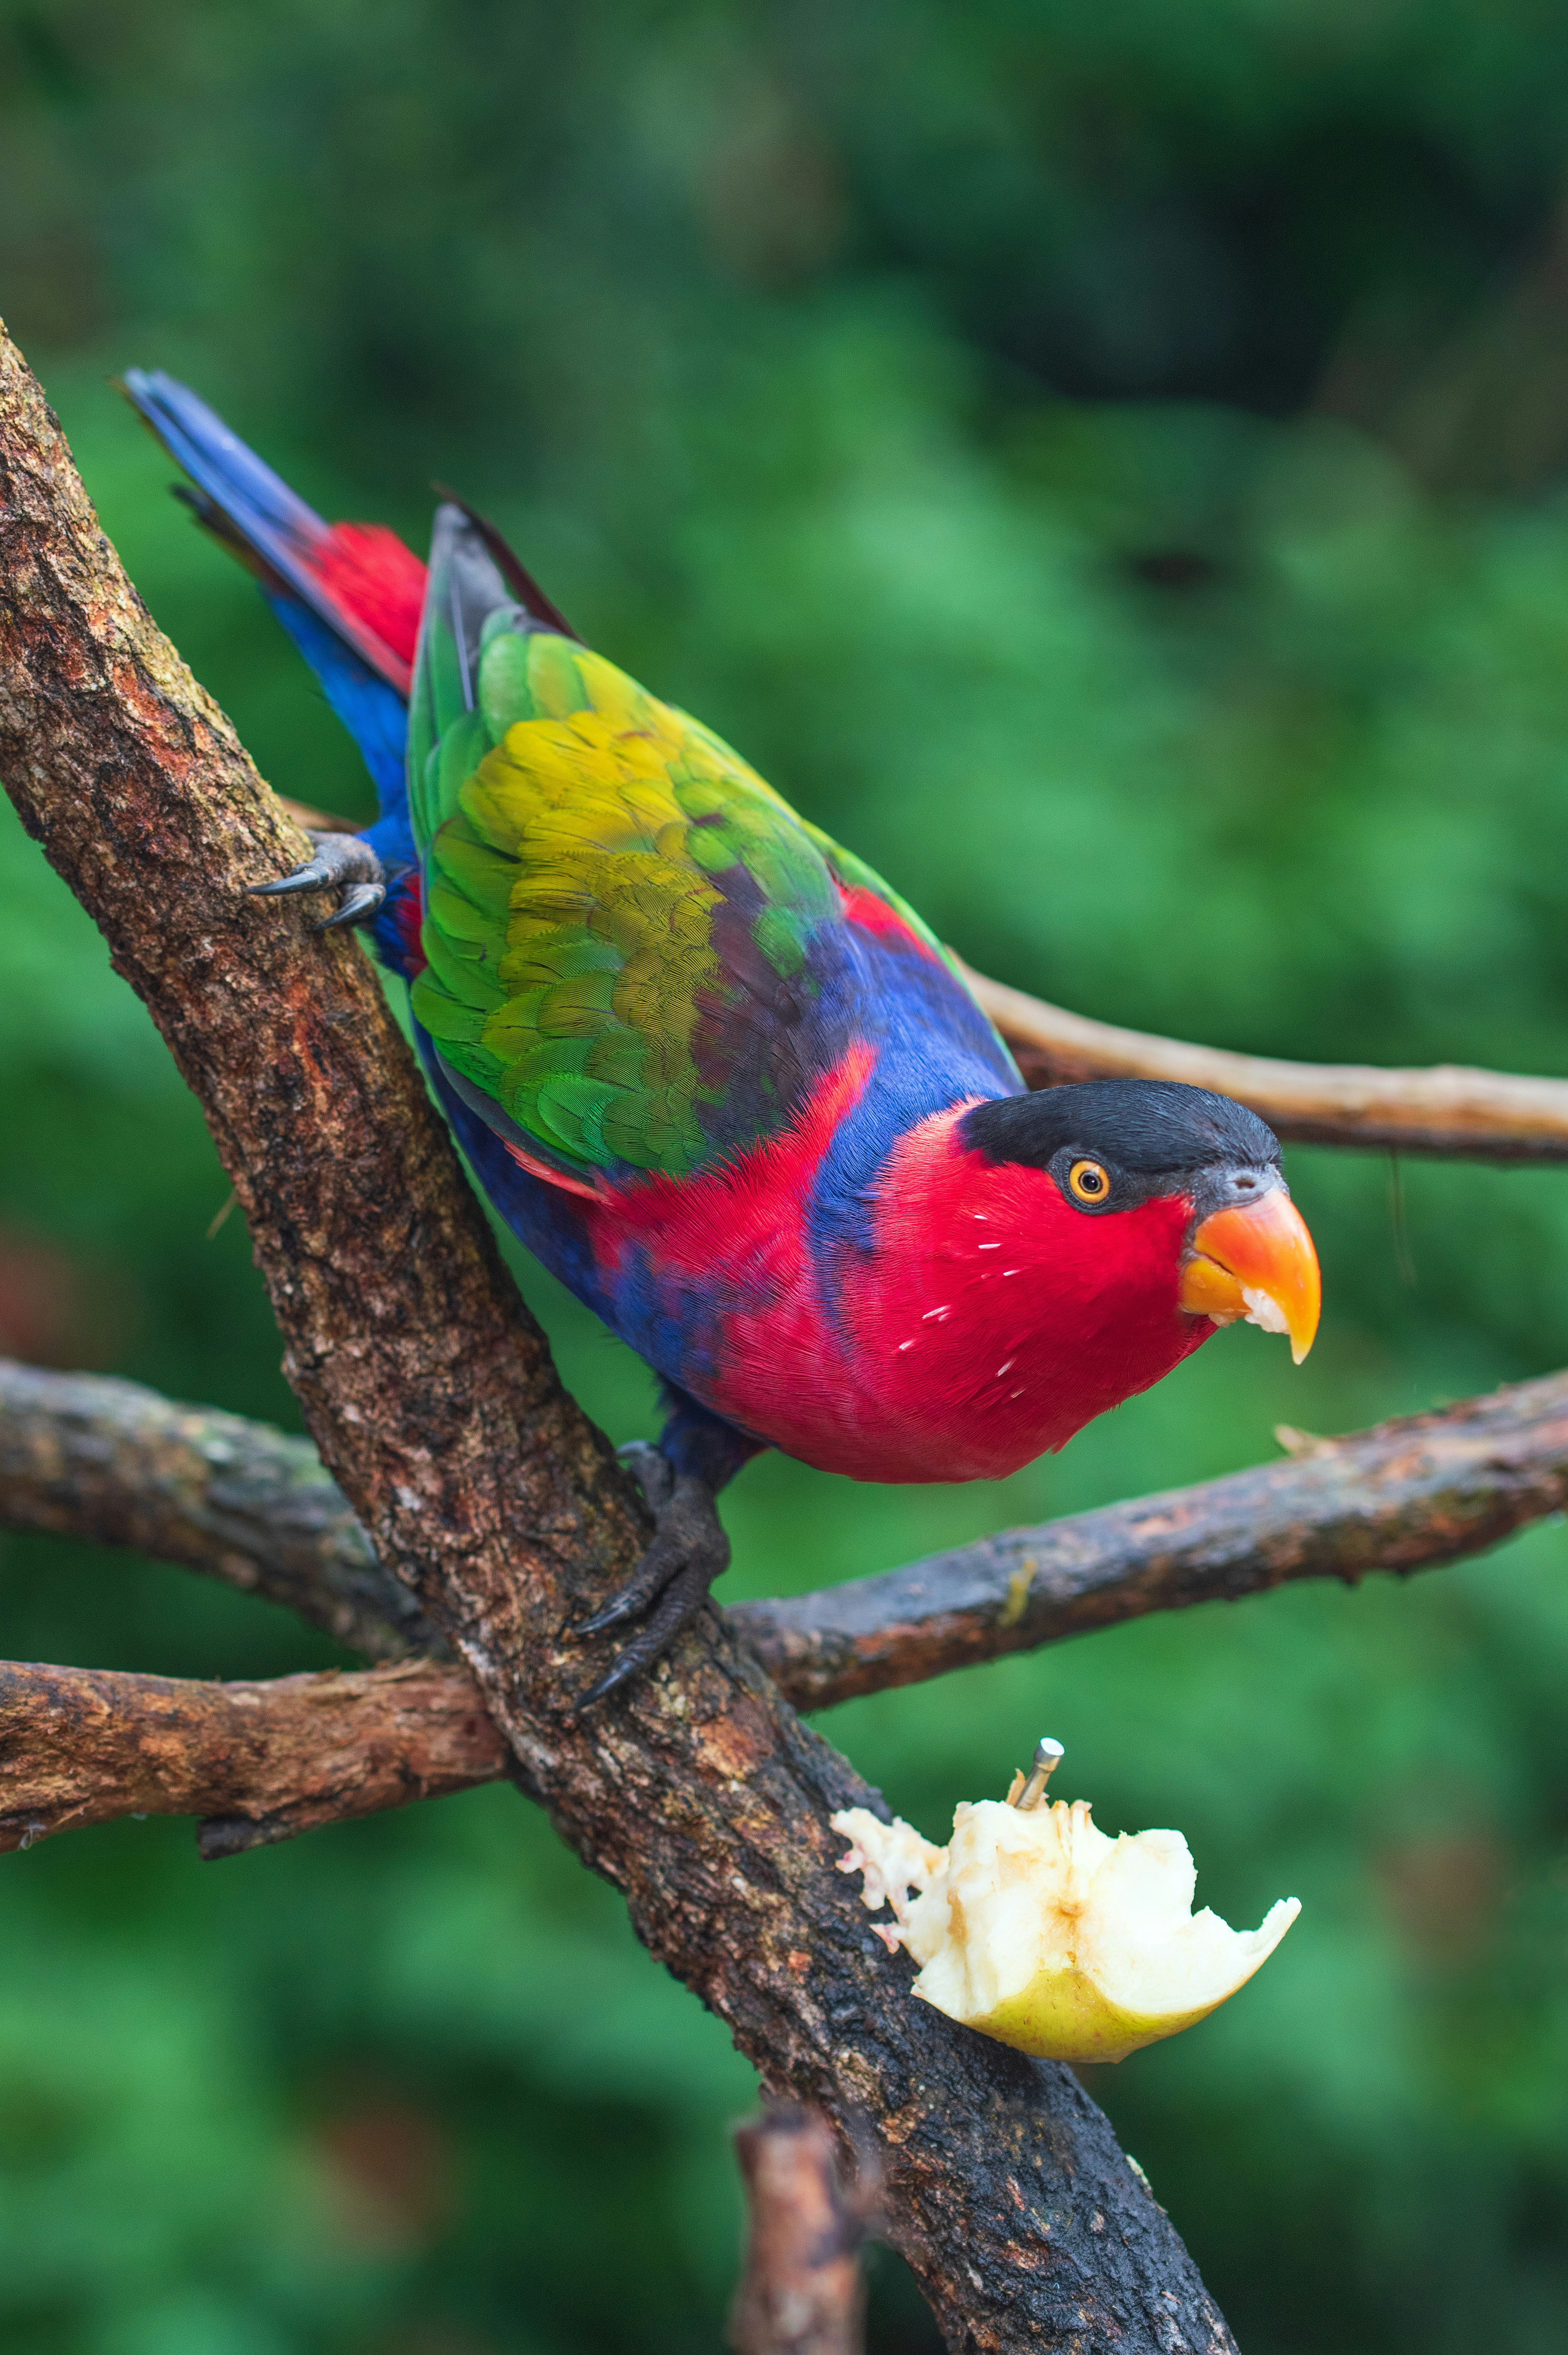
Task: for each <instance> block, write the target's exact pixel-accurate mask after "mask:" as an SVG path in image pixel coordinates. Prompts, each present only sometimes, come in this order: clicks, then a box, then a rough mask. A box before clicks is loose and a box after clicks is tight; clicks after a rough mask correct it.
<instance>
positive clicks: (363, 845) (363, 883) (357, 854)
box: [245, 834, 387, 932]
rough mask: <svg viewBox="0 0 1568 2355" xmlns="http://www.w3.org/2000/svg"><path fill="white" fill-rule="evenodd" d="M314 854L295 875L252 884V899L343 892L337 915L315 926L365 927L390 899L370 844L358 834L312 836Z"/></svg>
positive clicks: (249, 886)
mask: <svg viewBox="0 0 1568 2355" xmlns="http://www.w3.org/2000/svg"><path fill="white" fill-rule="evenodd" d="M311 840H312V841H313V842H314V843H315V857H314V858H307V859H306V860H305V863H304V866H303V867H296V868H294V871H293V874H292V875H281V876H280V877H279V878H278V879H277V881H276V882H275V883H249V884H247V885H246V887H245V888H246V890H247V891H248V892H249V893H250V894H251V898H252V899H256V900H271V899H276V898H277V897H279V895H280V894H282V893H283V892H285V891H341V892H342V894H343V898H342V900H341V901H340V902H339V904H338V906H337V908H336V911H334V913H333V914H332V915H330V916H326V917H325V918H324V919H323V920H322V922H320V923H319V924H317V925H316V926H315V930H316V931H317V932H331V931H332V930H333V928H334V926H335V925H337V924H362V923H364V922H366V920H367V918H368V917H370V916H373V915H374V914H375V912H376V911H377V909H378V908H379V906H380V904H381V902H382V900H384V899H385V898H386V896H387V875H386V869H385V868H383V866H382V865H381V862H380V859H379V858H378V857H377V855H376V853H375V851H374V850H373V849H372V848H371V847H370V845H369V844H368V842H367V841H366V840H365V839H364V837H363V836H361V835H357V834H316V835H313V836H312V837H311Z"/></svg>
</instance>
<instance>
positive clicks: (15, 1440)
mask: <svg viewBox="0 0 1568 2355" xmlns="http://www.w3.org/2000/svg"><path fill="white" fill-rule="evenodd" d="M0 1528H5V1529H54V1530H57V1531H59V1533H60V1534H61V1535H62V1536H66V1537H75V1538H89V1539H91V1540H94V1541H95V1542H97V1543H98V1544H100V1545H111V1546H133V1547H134V1548H135V1550H136V1551H137V1552H138V1553H144V1554H147V1555H150V1556H151V1557H152V1559H153V1560H155V1561H174V1562H178V1563H180V1564H181V1566H182V1567H183V1568H185V1569H187V1570H199V1571H203V1572H206V1573H207V1575H208V1577H211V1578H220V1579H222V1580H224V1581H225V1582H226V1583H227V1584H229V1585H230V1586H238V1587H240V1588H241V1589H242V1590H243V1591H244V1592H246V1593H254V1594H264V1595H265V1596H266V1597H267V1599H268V1600H269V1602H272V1603H284V1604H288V1606H289V1608H290V1609H291V1610H293V1611H297V1612H298V1614H299V1615H300V1617H301V1618H302V1619H308V1620H309V1621H310V1623H311V1625H313V1626H315V1627H321V1628H325V1631H326V1633H327V1634H328V1635H329V1636H336V1638H337V1640H338V1642H339V1643H340V1644H347V1645H348V1646H350V1647H351V1648H352V1649H353V1650H354V1651H356V1652H359V1653H362V1654H363V1655H364V1657H366V1658H367V1659H369V1660H390V1659H400V1658H402V1657H405V1655H407V1654H408V1653H411V1652H429V1651H431V1650H432V1649H435V1650H440V1649H441V1648H442V1647H441V1644H440V1639H439V1638H438V1636H436V1633H435V1630H434V1628H433V1627H432V1625H431V1623H430V1621H429V1620H428V1619H427V1618H426V1616H425V1614H424V1613H423V1612H422V1611H421V1609H420V1607H419V1604H417V1603H416V1602H415V1601H414V1598H413V1596H412V1595H411V1593H409V1591H408V1588H407V1587H406V1586H403V1585H401V1584H400V1582H398V1580H397V1579H395V1578H389V1576H388V1575H387V1572H385V1571H384V1570H383V1569H382V1568H381V1565H380V1563H379V1561H377V1559H376V1556H375V1554H374V1553H373V1551H372V1550H371V1548H370V1543H369V1540H368V1538H367V1537H366V1535H365V1532H364V1530H363V1529H361V1528H360V1526H359V1524H358V1522H357V1520H356V1519H355V1518H354V1515H353V1513H352V1511H351V1510H350V1509H349V1507H348V1505H347V1501H346V1500H345V1497H344V1495H343V1491H342V1490H341V1489H340V1488H339V1487H337V1485H336V1482H335V1481H334V1480H333V1479H332V1477H331V1476H330V1475H329V1474H328V1473H327V1472H325V1470H324V1469H323V1467H322V1462H321V1458H320V1456H319V1455H317V1454H316V1452H315V1448H314V1447H313V1446H312V1445H311V1444H310V1442H309V1440H308V1439H291V1438H290V1437H288V1435H287V1434H286V1433H283V1432H281V1431H274V1430H273V1429H272V1427H271V1425H269V1424H267V1423H251V1422H248V1421H247V1420H246V1418H245V1417H244V1416H243V1415H238V1414H221V1413H219V1411H218V1409H217V1408H216V1407H193V1406H176V1405H174V1404H173V1403H172V1402H171V1401H169V1400H167V1399H165V1398H160V1397H159V1396H158V1394H157V1392H156V1391H149V1390H145V1389H144V1388H143V1386H142V1385H141V1384H140V1383H139V1382H121V1381H114V1380H111V1379H110V1378H109V1377H108V1376H107V1375H102V1374H57V1373H50V1372H46V1371H45V1370H44V1369H41V1368H39V1367H37V1366H19V1365H17V1364H16V1361H15V1360H14V1359H9V1358H0Z"/></svg>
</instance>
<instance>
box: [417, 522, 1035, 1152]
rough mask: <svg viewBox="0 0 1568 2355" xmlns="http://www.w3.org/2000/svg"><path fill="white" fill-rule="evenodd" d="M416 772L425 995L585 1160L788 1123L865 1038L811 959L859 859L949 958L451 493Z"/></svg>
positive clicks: (424, 644)
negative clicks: (519, 581)
mask: <svg viewBox="0 0 1568 2355" xmlns="http://www.w3.org/2000/svg"><path fill="white" fill-rule="evenodd" d="M409 785H410V804H411V813H412V816H413V821H414V830H415V834H416V837H417V838H418V840H419V843H420V846H421V852H422V855H423V858H424V867H425V876H424V884H425V912H424V927H423V935H422V937H423V947H424V954H425V956H426V959H427V963H426V965H425V969H424V971H423V972H422V973H421V975H419V977H418V979H417V980H416V981H415V983H414V985H413V992H412V1000H413V1010H414V1013H415V1016H416V1017H417V1018H418V1020H419V1021H420V1022H421V1024H422V1025H423V1026H424V1028H425V1029H426V1030H427V1031H429V1033H430V1034H431V1037H432V1039H434V1040H435V1042H436V1044H437V1046H438V1048H439V1050H440V1051H441V1054H442V1056H443V1059H444V1060H445V1061H446V1063H447V1064H448V1065H449V1066H450V1067H451V1069H452V1070H453V1071H454V1072H456V1073H457V1074H459V1075H460V1077H461V1079H462V1080H464V1081H465V1082H468V1083H469V1085H470V1087H471V1088H475V1089H477V1090H478V1091H480V1092H481V1094H482V1095H483V1097H485V1099H487V1100H488V1101H489V1102H490V1103H492V1104H494V1105H496V1106H497V1107H499V1110H500V1112H501V1113H502V1114H505V1115H506V1118H507V1120H509V1121H510V1122H512V1123H515V1124H516V1125H517V1129H519V1130H521V1131H522V1132H523V1136H522V1138H521V1139H519V1140H517V1141H519V1142H522V1143H524V1144H526V1145H528V1146H529V1147H530V1148H535V1149H537V1150H538V1151H539V1153H540V1155H541V1156H542V1157H543V1158H545V1159H546V1160H547V1161H549V1163H551V1164H553V1165H554V1166H555V1167H559V1168H560V1169H561V1170H562V1171H563V1173H567V1174H575V1175H576V1176H578V1177H582V1176H587V1177H590V1178H592V1176H593V1174H594V1173H595V1172H613V1171H615V1170H617V1169H622V1170H625V1171H628V1172H629V1171H633V1170H636V1171H659V1172H662V1173H664V1174H666V1175H667V1176H670V1177H684V1176H688V1175H689V1174H690V1173H691V1172H692V1171H694V1170H695V1169H697V1168H699V1167H701V1166H702V1165H703V1164H704V1163H706V1162H710V1161H713V1160H715V1159H718V1158H719V1157H720V1156H722V1155H723V1154H726V1153H729V1152H731V1151H734V1150H736V1149H738V1148H740V1147H743V1146H746V1145H748V1144H751V1143H752V1142H754V1141H755V1140H756V1139H758V1138H759V1137H762V1136H764V1135H769V1134H771V1133H773V1132H775V1131H777V1130H778V1129H779V1128H781V1127H782V1126H783V1125H784V1123H785V1122H786V1121H787V1119H788V1118H789V1116H790V1114H791V1113H792V1112H793V1111H794V1110H795V1108H796V1105H797V1103H798V1102H799V1101H800V1098H801V1095H802V1092H803V1091H804V1089H805V1087H807V1086H809V1084H810V1083H811V1081H812V1079H813V1078H814V1077H815V1076H816V1073H817V1072H819V1071H823V1070H826V1069H827V1068H829V1067H830V1066H831V1065H832V1064H833V1063H834V1062H835V1061H836V1060H837V1057H838V1056H839V1055H840V1054H841V1053H842V1051H843V1050H844V1047H845V1046H846V1045H847V1044H848V1031H847V1030H846V1028H845V1025H846V1022H847V1021H848V1016H847V1015H846V1013H845V1011H844V1009H843V1007H842V1004H841V1003H840V1004H839V1005H838V1006H837V1009H835V1008H832V1007H827V1006H826V1005H825V1004H824V1003H823V1002H822V997H821V993H820V991H819V988H818V979H817V972H818V970H819V969H820V965H821V960H820V959H819V960H818V961H817V969H815V970H814V968H813V966H812V964H810V963H809V962H808V960H809V953H810V951H811V948H812V944H813V942H814V940H815V939H816V937H817V936H818V935H819V934H820V933H821V932H822V931H823V929H824V928H825V927H827V926H833V925H839V924H841V922H842V902H841V900H840V899H839V896H838V890H837V883H838V882H839V881H842V882H843V883H844V884H845V885H847V886H848V887H850V888H852V889H853V888H859V889H860V890H869V891H871V892H873V893H875V894H876V895H877V896H878V897H879V898H880V899H881V900H884V901H885V902H886V903H887V904H888V905H889V906H890V907H891V908H893V909H894V910H896V911H897V912H898V914H899V915H900V916H901V919H902V920H903V922H905V923H906V924H907V925H908V926H909V928H910V929H911V931H912V932H914V934H915V935H916V936H917V938H919V939H920V940H921V941H923V943H925V944H926V945H927V946H928V947H930V948H931V949H933V951H935V953H936V954H938V955H940V956H942V957H943V958H944V961H945V962H947V963H948V964H951V960H950V959H947V958H946V953H945V951H944V950H942V949H941V947H940V944H939V943H937V942H936V941H935V940H934V938H933V935H932V933H931V932H929V931H928V929H927V927H926V926H925V925H924V924H923V922H921V920H920V918H919V917H918V916H917V915H916V914H915V912H914V911H913V910H912V908H910V907H908V906H907V905H906V904H905V902H904V901H903V900H901V899H900V898H899V897H898V895H897V894H896V893H895V892H893V891H892V890H890V889H889V887H888V886H887V885H886V884H885V883H884V882H883V881H882V880H881V879H880V877H879V876H877V875H875V874H873V872H872V871H871V869H870V868H868V867H866V866H865V865H864V864H863V863H862V862H861V861H860V860H859V859H857V858H852V857H851V856H850V855H849V854H848V852H846V851H843V850H841V849H840V848H839V847H838V846H837V844H836V843H834V842H832V841H830V840H829V838H828V837H827V835H825V834H822V833H821V832H819V831H818V829H817V828H816V827H815V826H807V825H805V823H804V822H803V821H802V820H801V819H800V818H799V817H797V816H796V815H795V812H794V811H793V810H792V809H791V808H790V806H789V805H788V803H787V802H785V801H784V799H783V798H782V797H781V796H780V795H779V794H776V793H774V792H773V788H772V787H771V786H770V785H768V784H765V783H763V779H762V778H761V777H759V776H758V775H757V774H756V773H755V771H754V770H752V769H751V768H749V767H748V766H747V764H746V762H744V761H742V760H741V758H740V757H739V755H738V754H736V753H735V752H733V751H731V749H730V747H729V746H728V745H727V744H725V743H723V742H722V741H720V738H718V737H717V736H715V735H714V734H713V733H712V731H711V730H709V729H707V728H704V727H703V726H702V725H701V724H700V723H699V721H697V720H695V719H689V718H688V716H687V715H686V714H685V713H684V712H681V711H677V710H675V709H672V708H671V707H670V706H669V705H667V704H664V703H661V702H659V701H658V700H657V699H656V698H655V697H653V696H651V695H648V694H646V693H645V691H644V689H643V688H642V687H638V686H637V685H636V684H635V681H634V680H632V679H630V678H628V677H626V676H625V674H624V672H622V671H619V670H617V669H616V668H615V666H614V665H613V664H612V663H608V662H606V661H604V660H603V657H602V656H600V655H594V654H591V653H589V652H588V651H587V650H586V649H585V648H584V647H582V646H581V645H577V644H575V643H574V641H572V640H571V638H568V637H565V636H563V635H560V634H559V633H556V632H554V631H552V630H549V629H546V628H542V627H541V626H540V625H539V621H538V620H537V618H534V617H531V616H530V615H529V614H528V613H526V612H524V611H523V609H522V608H521V607H520V606H518V605H517V604H515V603H513V602H511V601H510V599H509V597H508V594H507V589H506V586H505V584H504V583H503V581H502V580H501V577H500V575H499V574H498V573H497V572H496V570H495V568H494V565H493V564H492V562H491V560H490V558H489V557H488V555H487V554H486V553H485V550H484V549H483V547H482V546H481V545H480V544H479V542H478V540H477V538H476V537H475V532H474V528H473V527H472V526H470V525H468V524H467V523H466V522H465V521H464V518H463V517H462V516H461V515H460V514H459V513H458V511H456V510H455V509H452V508H443V511H442V516H441V517H440V518H439V519H438V524H437V531H436V539H435V545H434V548H433V549H432V570H431V583H430V589H429V591H428V594H427V600H426V609H425V619H424V625H423V628H422V630H421V645H420V655H419V659H418V662H417V664H416V669H415V680H414V693H413V698H412V704H411V713H410V774H409ZM842 996H843V993H842V992H839V993H837V997H838V998H839V1000H842ZM968 1012H969V1016H970V1018H974V1016H975V1012H976V1009H975V1008H974V1007H973V1004H972V1001H971V1002H970V1003H969V1007H968ZM982 1026H983V1027H984V1028H988V1026H984V1025H983V1018H982ZM994 1035H995V1034H994V1033H992V1034H991V1036H992V1038H993V1039H994ZM996 1051H997V1055H998V1057H1000V1058H1001V1059H1002V1061H1003V1063H1004V1065H1006V1055H1005V1050H1003V1049H1002V1048H1001V1047H1000V1044H999V1042H997V1046H996ZM1008 1068H1010V1066H1008ZM503 1133H505V1130H503Z"/></svg>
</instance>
